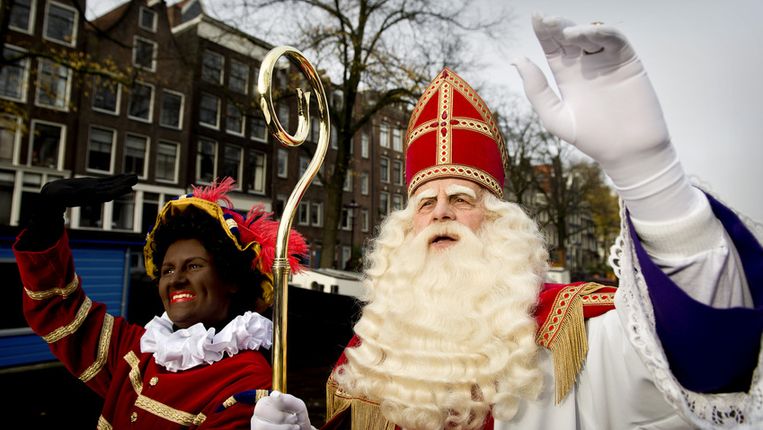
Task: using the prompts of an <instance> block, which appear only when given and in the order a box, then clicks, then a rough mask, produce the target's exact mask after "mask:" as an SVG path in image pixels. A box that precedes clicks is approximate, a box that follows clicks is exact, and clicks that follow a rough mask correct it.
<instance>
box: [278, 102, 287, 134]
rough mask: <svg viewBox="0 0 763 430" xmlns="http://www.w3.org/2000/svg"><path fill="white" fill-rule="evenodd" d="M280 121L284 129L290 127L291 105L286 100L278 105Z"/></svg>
mask: <svg viewBox="0 0 763 430" xmlns="http://www.w3.org/2000/svg"><path fill="white" fill-rule="evenodd" d="M278 121H279V122H280V123H281V126H282V127H283V128H284V129H286V130H288V129H289V105H288V104H286V103H285V102H284V103H281V104H279V105H278Z"/></svg>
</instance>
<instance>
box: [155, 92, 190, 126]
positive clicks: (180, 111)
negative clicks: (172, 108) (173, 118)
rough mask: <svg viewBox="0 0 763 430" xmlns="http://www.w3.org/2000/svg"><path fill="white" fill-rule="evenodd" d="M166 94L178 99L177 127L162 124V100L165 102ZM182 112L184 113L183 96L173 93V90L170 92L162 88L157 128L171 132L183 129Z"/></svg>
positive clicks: (179, 93)
mask: <svg viewBox="0 0 763 430" xmlns="http://www.w3.org/2000/svg"><path fill="white" fill-rule="evenodd" d="M166 94H169V95H172V96H179V97H180V107H179V108H178V125H177V127H176V126H173V125H169V124H165V123H164V122H162V112H164V111H165V109H164V100H165V95H166ZM184 111H185V94H183V93H181V92H179V91H174V90H170V89H167V88H162V103H161V106H160V107H159V126H161V127H165V128H169V129H172V130H181V129H182V128H183V113H184Z"/></svg>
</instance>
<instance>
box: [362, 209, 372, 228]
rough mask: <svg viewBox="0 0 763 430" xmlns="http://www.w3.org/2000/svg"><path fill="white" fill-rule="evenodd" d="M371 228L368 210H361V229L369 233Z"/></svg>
mask: <svg viewBox="0 0 763 430" xmlns="http://www.w3.org/2000/svg"><path fill="white" fill-rule="evenodd" d="M369 226H370V222H369V219H368V209H361V210H360V228H361V230H363V231H368V228H369Z"/></svg>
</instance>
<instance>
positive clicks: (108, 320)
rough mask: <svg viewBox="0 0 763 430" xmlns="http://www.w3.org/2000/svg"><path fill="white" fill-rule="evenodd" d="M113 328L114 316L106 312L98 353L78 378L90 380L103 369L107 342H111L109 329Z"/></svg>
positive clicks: (85, 380) (107, 353) (107, 350)
mask: <svg viewBox="0 0 763 430" xmlns="http://www.w3.org/2000/svg"><path fill="white" fill-rule="evenodd" d="M113 328H114V317H113V316H111V315H109V314H106V315H105V316H104V317H103V326H101V337H100V339H99V341H98V355H97V356H96V358H95V361H94V362H93V364H91V365H90V367H88V368H87V369H85V371H84V372H82V374H81V375H79V379H80V380H81V381H82V382H87V381H89V380H91V379H92V378H93V377H94V376H95V375H97V374H98V372H100V371H101V369H103V365H104V364H106V358H108V356H109V344H110V343H111V331H112V330H113Z"/></svg>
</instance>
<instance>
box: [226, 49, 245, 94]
mask: <svg viewBox="0 0 763 430" xmlns="http://www.w3.org/2000/svg"><path fill="white" fill-rule="evenodd" d="M235 65H241V66H244V70H245V71H246V73H245V74H244V85H243V88H234V87H233V86H232V85H231V83H232V82H234V79H233V77H234V73H233V70H234V69H235ZM249 70H250V67H249V64H247V63H245V62H243V61H238V60H236V59H235V58H231V60H230V72H229V73H228V89H230V90H231V91H234V92H236V93H239V94H245V95H246V94H249ZM237 80H238V78H236V81H237Z"/></svg>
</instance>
